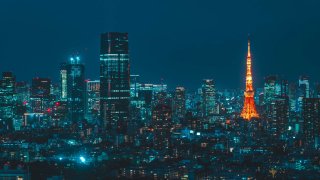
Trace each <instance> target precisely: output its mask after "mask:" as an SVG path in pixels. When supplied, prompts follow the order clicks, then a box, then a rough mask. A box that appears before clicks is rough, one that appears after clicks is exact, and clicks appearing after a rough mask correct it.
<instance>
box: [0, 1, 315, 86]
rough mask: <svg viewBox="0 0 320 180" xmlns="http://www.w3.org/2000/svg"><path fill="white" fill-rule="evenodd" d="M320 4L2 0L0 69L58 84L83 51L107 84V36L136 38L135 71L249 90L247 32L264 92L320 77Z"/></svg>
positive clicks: (147, 77)
mask: <svg viewBox="0 0 320 180" xmlns="http://www.w3.org/2000/svg"><path fill="white" fill-rule="evenodd" d="M319 9H320V1H319V0H305V1H301V0H1V1H0V62H1V63H0V71H13V72H14V73H15V74H16V76H17V80H19V81H22V80H25V81H29V82H30V81H31V78H32V77H36V76H39V77H50V78H52V79H54V80H55V81H56V82H57V80H58V73H59V63H60V62H64V61H67V60H68V59H69V57H70V55H71V54H72V53H79V54H80V55H81V57H82V59H83V61H84V63H85V65H86V76H87V77H88V79H92V80H93V79H98V78H99V41H100V40H99V38H100V33H102V32H109V31H121V32H128V33H129V44H130V54H131V72H132V74H140V75H141V76H142V81H144V82H151V83H159V82H160V79H161V78H163V79H164V81H165V82H166V83H168V84H169V86H170V87H171V88H173V87H175V86H177V85H183V86H186V87H187V88H189V89H195V88H197V87H199V86H200V84H201V82H202V79H204V78H212V79H214V81H215V82H216V85H217V86H218V87H220V88H244V78H245V77H244V72H245V56H246V51H247V36H248V33H250V37H251V42H252V55H253V69H254V81H255V87H258V86H261V85H262V82H263V78H264V77H265V76H266V75H269V74H279V75H282V76H284V77H285V78H287V79H289V80H292V81H293V80H297V79H298V77H299V75H301V74H305V75H309V76H310V78H311V81H312V82H315V81H319V80H320V53H319V52H320V12H319Z"/></svg>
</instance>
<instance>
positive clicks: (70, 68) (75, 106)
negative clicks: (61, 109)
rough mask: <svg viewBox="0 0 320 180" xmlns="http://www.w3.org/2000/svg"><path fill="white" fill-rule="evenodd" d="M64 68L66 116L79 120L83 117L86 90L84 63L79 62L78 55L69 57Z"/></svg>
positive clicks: (75, 120) (74, 120) (73, 120)
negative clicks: (65, 76)
mask: <svg viewBox="0 0 320 180" xmlns="http://www.w3.org/2000/svg"><path fill="white" fill-rule="evenodd" d="M65 70H66V73H67V74H66V75H67V78H66V82H67V84H66V86H67V87H66V90H67V91H66V93H67V104H68V117H69V120H71V121H72V122H79V121H82V120H83V119H84V114H85V90H86V84H85V76H84V65H83V64H82V63H81V62H80V57H79V56H77V57H71V58H70V61H69V62H68V63H67V64H66V65H65Z"/></svg>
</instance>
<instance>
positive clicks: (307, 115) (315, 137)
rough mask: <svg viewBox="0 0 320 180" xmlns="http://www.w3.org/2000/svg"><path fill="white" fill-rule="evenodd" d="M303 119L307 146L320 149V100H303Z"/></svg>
mask: <svg viewBox="0 0 320 180" xmlns="http://www.w3.org/2000/svg"><path fill="white" fill-rule="evenodd" d="M302 118H303V132H304V137H305V141H306V144H308V145H310V146H312V147H314V148H318V147H320V98H304V99H303V112H302Z"/></svg>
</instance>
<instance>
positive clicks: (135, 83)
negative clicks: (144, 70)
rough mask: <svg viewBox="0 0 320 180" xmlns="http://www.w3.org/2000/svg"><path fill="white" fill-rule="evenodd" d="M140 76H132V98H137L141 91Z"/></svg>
mask: <svg viewBox="0 0 320 180" xmlns="http://www.w3.org/2000/svg"><path fill="white" fill-rule="evenodd" d="M140 86H141V84H140V75H130V96H131V98H137V97H138V95H139V89H140Z"/></svg>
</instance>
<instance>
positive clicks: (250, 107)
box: [241, 35, 259, 120]
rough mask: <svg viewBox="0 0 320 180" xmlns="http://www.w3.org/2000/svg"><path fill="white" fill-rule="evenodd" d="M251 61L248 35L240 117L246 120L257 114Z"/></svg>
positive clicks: (256, 116)
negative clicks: (244, 87)
mask: <svg viewBox="0 0 320 180" xmlns="http://www.w3.org/2000/svg"><path fill="white" fill-rule="evenodd" d="M251 69H252V62H251V52H250V36H249V35H248V56H247V74H246V91H245V92H244V106H243V109H242V112H241V117H242V118H243V119H246V120H250V119H251V118H258V117H259V114H258V112H257V110H256V106H255V102H254V90H253V80H252V70H251Z"/></svg>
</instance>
